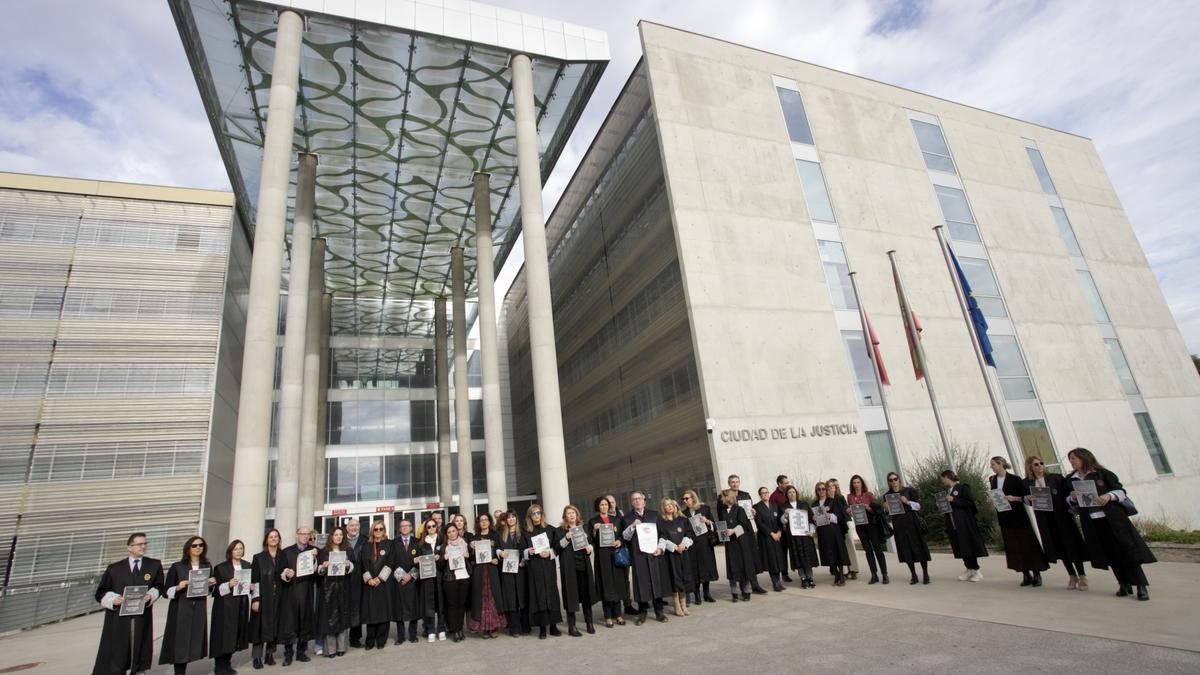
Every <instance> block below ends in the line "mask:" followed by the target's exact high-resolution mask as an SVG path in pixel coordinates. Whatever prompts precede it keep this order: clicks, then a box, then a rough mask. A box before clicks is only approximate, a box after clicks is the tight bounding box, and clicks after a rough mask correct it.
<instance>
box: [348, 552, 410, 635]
mask: <svg viewBox="0 0 1200 675" xmlns="http://www.w3.org/2000/svg"><path fill="white" fill-rule="evenodd" d="M420 543H421V542H420V540H419V539H417V537H416V535H409V537H408V544H407V545H406V544H405V543H404V539H403V537H396V538H395V539H393V540H392V561H391V567H392V577H391V578H390V579H388V582H387V587H388V590H389V592H390V594H391V598H392V620H393V621H416V620H417V619H420V618H422V616H423V614H422V612H421V594H420V592H418V589H417V572H416V571H414V570H416V568H417V560H416V556H417V555H418V551H419V550H420V546H419V544H420ZM405 574H409V575H411V576H412V579H411V580H410V581H409V582H408V583H407V584H406V583H403V582H404V575H405ZM356 578H358V579H360V580H361V579H362V577H356ZM397 637H399V636H397Z"/></svg>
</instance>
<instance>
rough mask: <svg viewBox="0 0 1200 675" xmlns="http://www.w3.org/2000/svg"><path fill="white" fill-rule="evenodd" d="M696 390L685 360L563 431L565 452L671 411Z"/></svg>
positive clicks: (690, 365) (691, 369)
mask: <svg viewBox="0 0 1200 675" xmlns="http://www.w3.org/2000/svg"><path fill="white" fill-rule="evenodd" d="M698 392H699V379H698V377H697V375H696V365H695V363H694V362H693V361H692V359H691V357H690V356H689V357H688V359H687V362H686V363H683V364H680V365H678V366H676V367H675V368H673V369H671V370H670V371H668V372H666V373H663V374H662V375H660V376H658V377H655V378H653V379H651V380H649V381H648V382H646V383H644V384H642V385H641V386H640V387H638V388H637V389H635V390H633V391H631V392H628V393H626V394H625V396H624V397H623V398H622V399H621V400H620V401H618V402H617V403H616V404H614V405H613V406H611V407H609V408H608V409H606V410H603V411H601V412H600V413H599V414H597V415H595V416H593V417H592V418H591V419H589V420H587V421H585V422H583V423H582V424H579V425H578V426H576V427H575V428H573V429H571V430H569V431H568V432H567V433H566V446H567V450H568V451H573V450H579V449H583V448H590V447H592V446H594V445H597V444H598V443H600V442H601V441H603V440H604V439H606V438H608V437H610V436H614V435H616V434H619V433H621V432H623V431H626V430H628V429H630V428H632V427H634V426H636V425H638V424H642V423H644V422H646V421H648V420H651V419H653V418H655V417H658V416H659V415H661V414H663V413H664V412H666V411H668V410H671V409H672V408H674V407H676V406H677V405H679V404H680V403H681V402H683V401H685V400H688V399H690V398H693V397H695V396H696V395H697V394H698Z"/></svg>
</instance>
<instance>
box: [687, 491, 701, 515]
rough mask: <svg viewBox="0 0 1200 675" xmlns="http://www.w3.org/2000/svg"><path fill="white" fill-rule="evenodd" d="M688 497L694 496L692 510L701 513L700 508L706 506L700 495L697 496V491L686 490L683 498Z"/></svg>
mask: <svg viewBox="0 0 1200 675" xmlns="http://www.w3.org/2000/svg"><path fill="white" fill-rule="evenodd" d="M688 495H691V496H692V505H693V506H692V508H694V509H696V510H697V511H699V510H700V507H701V506H704V502H703V501H701V500H700V495H698V494H696V491H695V490H684V491H683V496H684V497H686V496H688Z"/></svg>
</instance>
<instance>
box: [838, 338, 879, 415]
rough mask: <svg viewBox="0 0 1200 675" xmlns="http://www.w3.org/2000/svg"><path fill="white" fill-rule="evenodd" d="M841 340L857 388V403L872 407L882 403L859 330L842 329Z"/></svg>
mask: <svg viewBox="0 0 1200 675" xmlns="http://www.w3.org/2000/svg"><path fill="white" fill-rule="evenodd" d="M842 342H843V343H845V345H846V352H847V355H848V356H849V357H850V369H851V371H852V374H853V375H854V385H855V387H857V388H858V405H860V406H863V407H868V408H869V407H872V406H877V405H883V400H882V399H881V398H880V396H879V386H878V384H877V383H876V382H875V366H874V364H872V363H871V357H870V356H869V355H868V354H867V345H866V341H865V340H863V334H862V331H861V330H844V331H842Z"/></svg>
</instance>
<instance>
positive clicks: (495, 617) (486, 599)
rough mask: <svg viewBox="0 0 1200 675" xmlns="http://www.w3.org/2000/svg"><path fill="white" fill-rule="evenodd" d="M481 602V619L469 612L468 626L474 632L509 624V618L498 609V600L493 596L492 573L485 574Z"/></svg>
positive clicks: (495, 628) (496, 628)
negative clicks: (476, 618)
mask: <svg viewBox="0 0 1200 675" xmlns="http://www.w3.org/2000/svg"><path fill="white" fill-rule="evenodd" d="M482 596H483V597H482V599H481V600H480V602H481V603H482V606H481V607H480V610H479V620H478V621H476V620H475V617H473V616H471V614H470V613H468V614H467V628H468V629H469V630H471V631H472V632H479V631H491V630H500V629H501V628H505V627H506V626H508V619H506V618H505V616H504V615H503V614H501V613H500V612H498V611H496V600H495V598H494V597H493V596H492V579H491V575H489V574H485V575H483V593H482Z"/></svg>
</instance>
